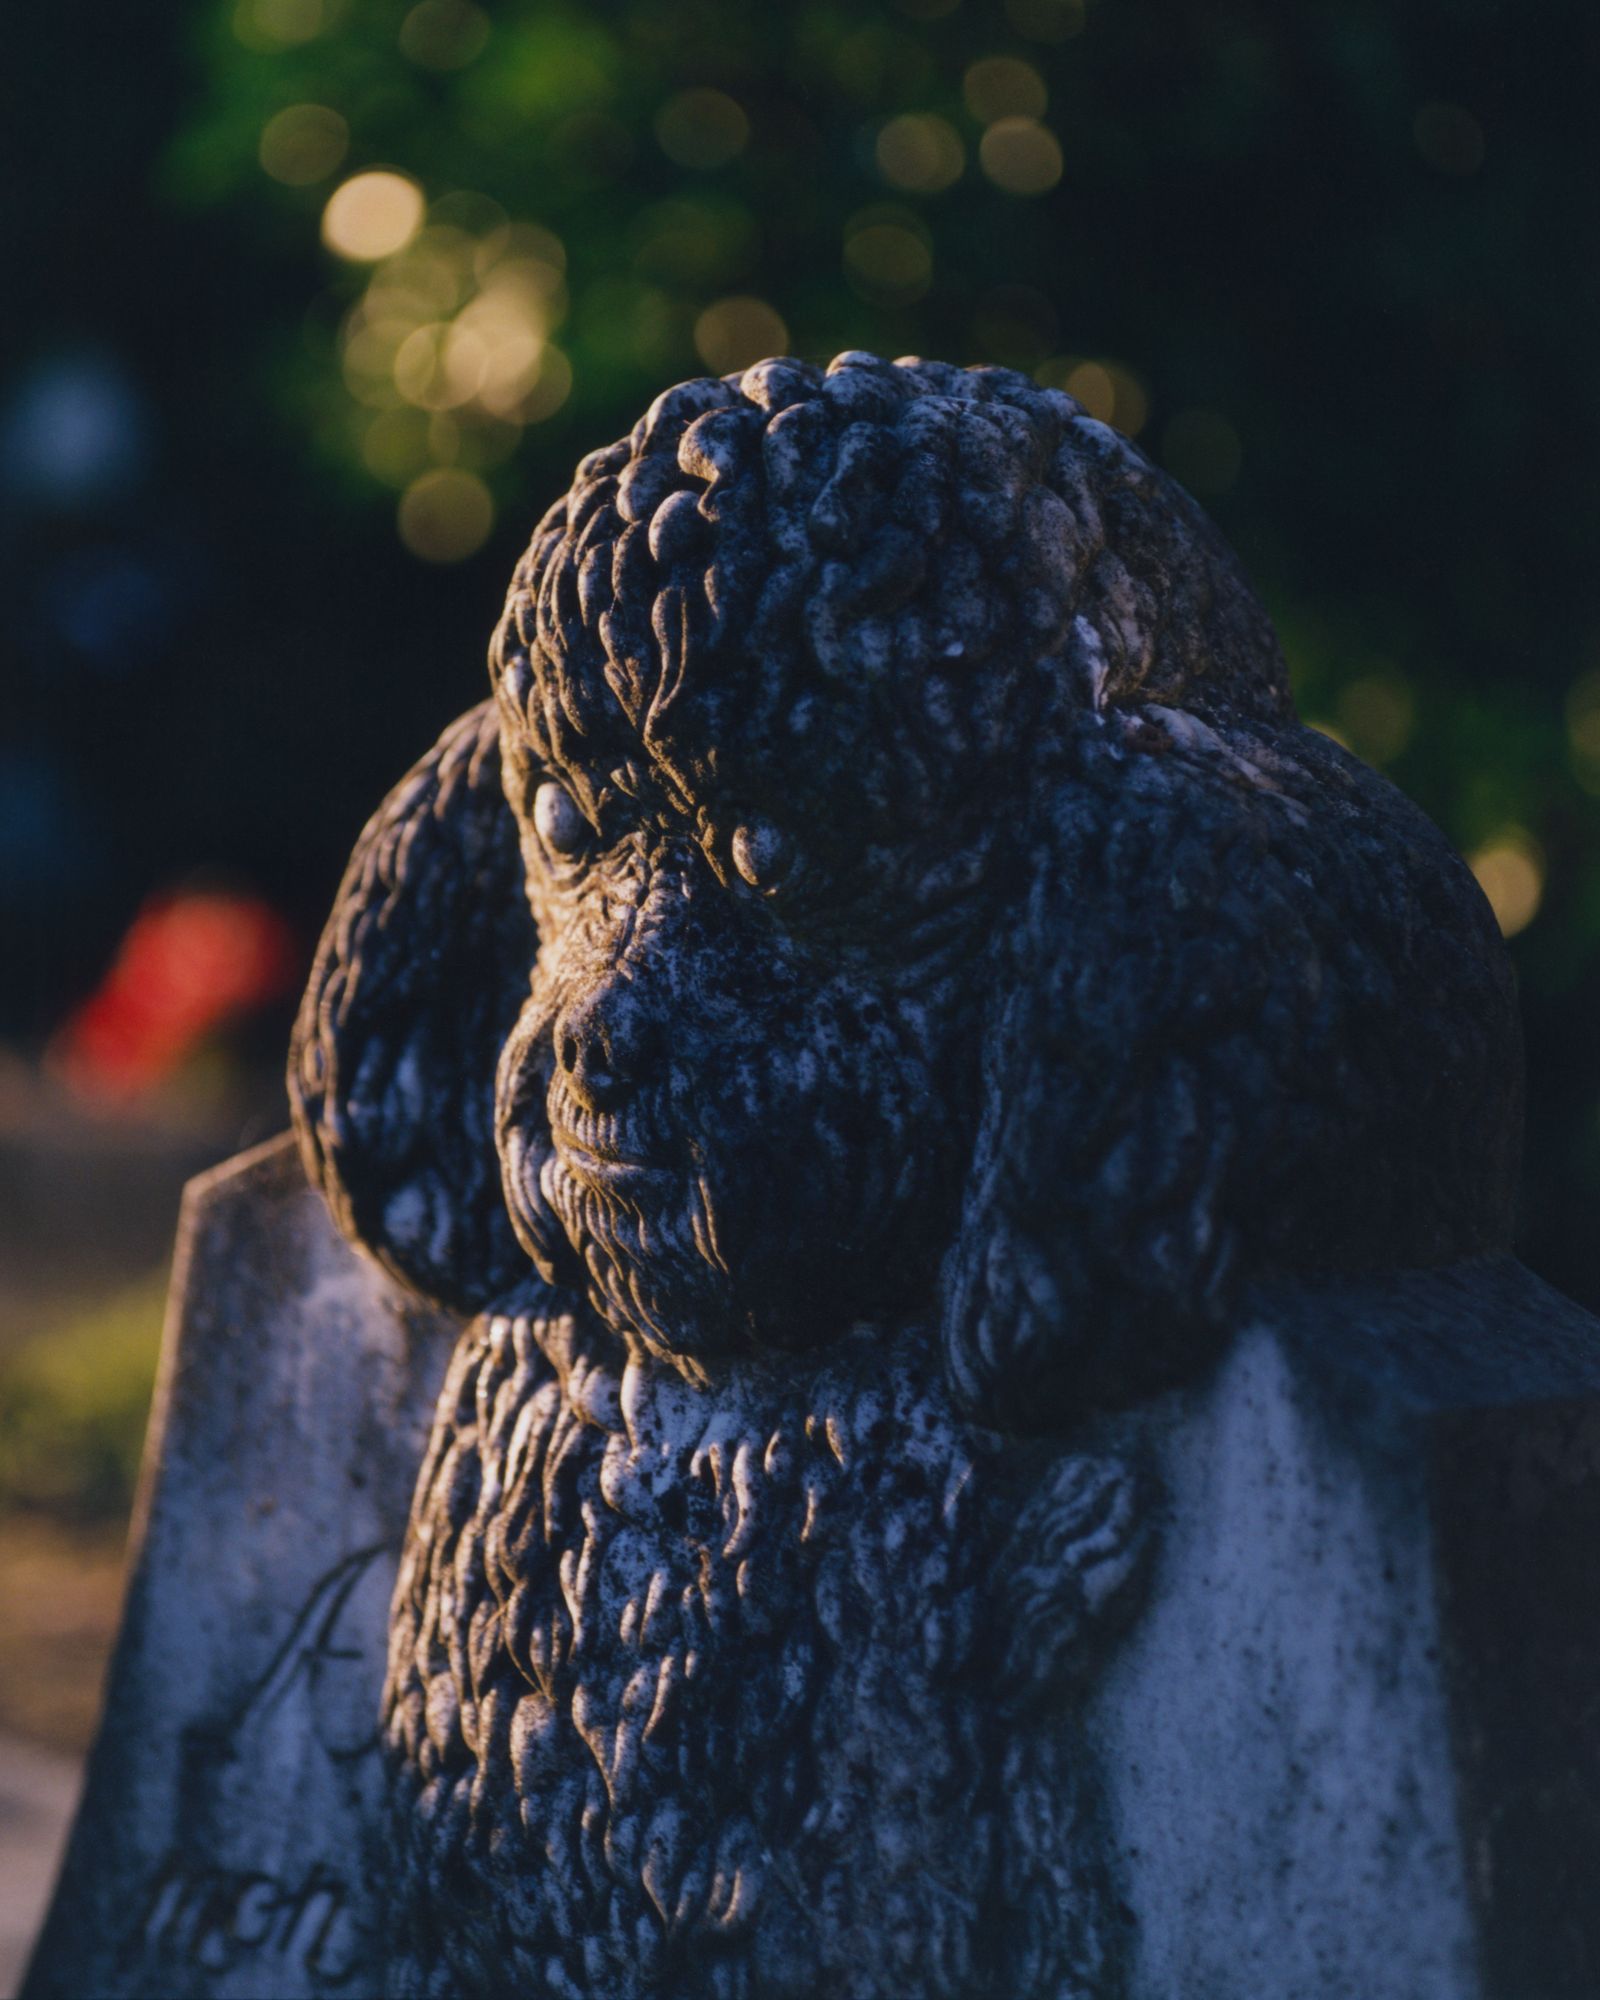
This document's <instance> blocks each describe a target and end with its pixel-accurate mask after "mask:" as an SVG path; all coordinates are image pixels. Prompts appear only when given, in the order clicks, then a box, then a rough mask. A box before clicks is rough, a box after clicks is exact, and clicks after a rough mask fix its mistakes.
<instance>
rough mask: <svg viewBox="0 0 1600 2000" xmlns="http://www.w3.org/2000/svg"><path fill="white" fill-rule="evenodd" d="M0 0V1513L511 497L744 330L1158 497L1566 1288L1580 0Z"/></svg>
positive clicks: (319, 889) (472, 632)
mask: <svg viewBox="0 0 1600 2000" xmlns="http://www.w3.org/2000/svg"><path fill="white" fill-rule="evenodd" d="M7 39H8V51H7V54H8V62H7V69H8V72H9V78H10V84H11V102H10V104H9V106H8V107H7V110H6V116H5V120H4V124H5V129H6V132H7V136H8V138H9V141H10V144H11V146H12V148H13V152H12V158H11V168H10V172H9V174H8V176H7V187H8V195H7V198H6V203H5V206H6V210H7V214H6V227H7V232H8V233H7V236H6V239H5V243H4V247H3V266H0V269H3V273H4V279H5V285H6V291H7V294H8V297H9V301H10V305H9V310H8V314H7V319H6V325H5V329H4V334H3V342H4V346H3V361H0V527H3V541H4V554H3V557H0V561H3V572H0V584H3V603H4V612H5V615H4V618H3V620H0V634H3V637H0V644H3V646H4V648H5V659H4V666H3V669H0V911H3V938H4V949H3V954H0V1179H3V1185H0V1195H3V1196H4V1204H3V1213H4V1215H5V1217H6V1218H7V1219H6V1220H5V1222H4V1224H3V1225H0V1251H3V1254H4V1255H5V1257H6V1259H7V1262H6V1265H5V1268H4V1269H3V1270H0V1369H4V1370H6V1371H8V1373H7V1375H6V1377H5V1379H3V1380H0V1453H3V1458H0V1501H6V1502H8V1504H9V1505H10V1507H11V1509H12V1513H13V1516H14V1517H15V1518H18V1519H23V1518H25V1519H26V1520H27V1521H29V1522H31V1523H32V1524H33V1526H34V1527H35V1528H38V1527H39V1524H40V1523H41V1522H44V1521H46V1520H54V1521H56V1522H58V1523H59V1522H61V1521H69V1520H77V1521H79V1522H80V1523H81V1522H83V1521H85V1520H97V1521H101V1522H103V1523H111V1524H114V1523H115V1522H116V1521H117V1519H118V1518H119V1510H120V1509H121V1507H122V1506H124V1505H125V1502H126V1493H127V1481H128V1477H129V1466H130V1465H131V1463H132V1458H133V1454H134V1452H135V1450H136V1444H137V1435H138V1426H139V1422H140V1420H141V1414H142V1407H143V1399H144V1395H145V1393H146V1389H147V1385H148V1366H149V1355H150V1353H151V1351H152V1340H153V1333H152V1328H153V1325H154V1318H155V1313H156V1305H155V1303H154V1302H155V1301H156V1300H157V1299H158V1297H159V1278H158V1276H151V1275H148V1269H149V1267H151V1266H153V1265H156V1264H157V1263H158V1262H159V1259H160V1257H161V1254H162V1248H163V1245H164V1242H165V1240H166V1237H167V1235H168V1233H169V1230H170V1224H171V1220H172V1202H173V1198H174V1193H175V1189H176V1186H177V1184H178V1182H179V1181H180V1180H181V1178H182V1176H183V1174H184V1173H186V1172H188V1171H190V1170H191V1169H192V1168H193V1166H195V1165H196V1164H198V1163H200V1162H202V1161H203V1160H205V1159H207V1158H211V1157H218V1156H220V1155H221V1154H224V1153H226V1152H228V1151H230V1150H232V1149H234V1148H235V1147H237V1146H238V1145H239V1144H240V1143H242V1142H244V1141H246V1140H248V1139H250V1138H252V1137H259V1136H264V1135H265V1134H266V1133H268V1132H270V1131H272V1130H274V1129H276V1128H277V1127H279V1126H281V1124H282V1123H283V1122H284V1114H283V1110H282V1104H281V1090H280V1086H279V1084H278V1082H277V1074H276V1072H277V1063H278V1057H279V1052H280V1050H281V1047H282V1045H283V1042H284V1039H285V1035H286V1031H287V1023H288V1015H289V1009H290V1006H291V1004H292V996H293V992H294V988H295V985H296V982H297V980H298V978H299V977H300V975H301V972H302V970H303V967H304V963H305V960H306V958H307V955H308V953H309V950H310V947H311V944H312V942H313V940H314V937H315V933H316V930H317V926H318V923H319V920H320V917H321V915H322V913H323V911H324V910H325V909H326V907H327V904H328V900H329V897H330V895H331V893H332V890H333V887H334V884H335V881H336V879H337V875H338V871H339V869H340V866H341V863H342V861H343V858H344V856H345V855H346V853H347V851H348V849H349V846H350V843H351V841H352V839H353V837H354V835H355V833H356V832H357V830H358V828H359V826H360V824H361V822H362V820H363V818H364V817H365V815H366V814H367V813H368V811H369V810H370V809H371V808H372V807H373V805H374V804H375V803H376V801H377V800H378V798H379V797H380V796H381V794H382V793H383V791H384V790H385V789H386V788H387V786H388V785H389V784H390V783H391V782H392V781H393V780H394V779H395V778H396V777H397V776H398V775H399V773H400V772H401V771H402V770H403V769H404V768H405V766H406V765H407V764H408V763H409V762H410V761H411V760H412V759H413V758H414V757H415V756H417V755H418V754H419V753H420V752H421V751H422V750H423V749H424V748H426V747H427V745H428V744H429V743H430V742H431V740H432V739H433V737H434V735H435V733H436V732H437V731H438V730H439V729H440V727H441V726H442V725H443V724H444V723H446V722H447V721H448V720H449V719H450V718H451V717H452V716H453V715H454V714H456V713H457V712H458V711H459V710H460V709H461V708H463V707H464V706H466V705H467V704H469V703H471V702H473V701H475V700H476V699H478V698H479V696H480V694H481V692H482V691H483V689H484V673H483V666H482V659H483V651H484V643H485V640H486V637H487V634H488V631H489V628H490V626H491V624H492V622H493V620H494V618H495V616H496V613H497V609H498V600H499V597H500V594H501V592H502V589H503V587H504V583H505V580H506V577H507V575H508V572H509V570H510V567H511V564H512V562H513V560H514V558H515V556H516V555H517V553H518V551H519V549H520V547H521V545H522V543H523V542H524V540H525V539H526V537H527V535H528V532H529V529H530V527H531V524H532V522H533V520H534V518H535V516H536V515H537V513H538V512H539V511H540V510H541V509H542V508H543V507H544V506H545V505H546V504H547V503H548V501H549V500H550V499H552V498H553V497H554V496H556V495H557V494H558V493H559V492H560V491H561V489H562V488H563V486H564V485H565V483H566V480H567V476H568V473H569V470H570V467H571V465H572V463H573V461H574V459H575V458H576V457H577V456H578V455H579V454H580V453H581V452H582V451H584V450H586V449H587V448H589V447H590V446H592V445H594V444H596V443H599V442H602V441H604V440H607V439H609V438H610V437H612V436H614V435H616V434H618V433H619V432H620V431H621V430H623V429H624V428H625V427H626V426H627V425H628V424H629V423H631V421H632V419H633V418H634V417H635V416H636V415H637V414H638V412H639V411H640V409H641V408H642V407H643V406H644V405H645V403H646V402H647V401H648V400H649V399H650V397H651V396H652V395H653V394H654V393H655V392H656V391H657V390H659V389H660V388H661V387H663V386H664V385H666V384H667V383H669V382H671V381H674V380H676V379H678V378H680V377H682V376H684V375H687V374H692V373H697V372H703V371H706V370H711V371H717V372H720V371H723V370H726V369H729V368H733V367H735V366H738V365H741V364H743V363H745V362H747V361H749V360H752V359H754V358H756V357H758V356H760V355H762V354H765V353H769V352H772V351H775V350H783V349H790V350H793V351H796V352H799V353H801V354H805V355H808V356H812V357H815V358H825V357H827V356H828V355H829V354H831V353H832V352H834V351H835V350H837V349H840V348H844V347H849V346H866V347H871V348H875V349H878V350H880V351H882V352H885V353H888V354H900V353H906V352H911V351H921V352H926V353H932V354H937V355H942V356H945V357H948V358H951V359H955V360H959V361H999V362H1004V363H1007V364H1009V365H1010V366H1013V367H1017V368H1022V369H1026V370H1028V371H1030V372H1032V373H1034V374H1035V375H1037V376H1038V377H1039V378H1040V379H1041V380H1044V381H1048V382H1051V383H1055V384H1059V385H1063V386H1066V387H1068V388H1069V389H1070V390H1071V391H1072V393H1073V394H1075V395H1077V396H1078V397H1080V398H1081V399H1082V400H1083V401H1084V402H1085V403H1086V404H1087V405H1088V406H1089V407H1090V408H1091V410H1092V411H1094V413H1095V414H1097V415H1101V416H1103V417H1105V418H1107V419H1108V420H1109V421H1111V422H1112V423H1115V424H1117V425H1119V426H1120V427H1121V428H1123V429H1125V430H1127V431H1129V432H1131V433H1133V434H1135V435H1137V437H1138V438H1139V441H1140V443H1141V444H1142V445H1143V446H1144V447H1145V448H1146V449H1147V450H1149V451H1150V452H1151V453H1153V454H1154V456H1155V457H1157V458H1158V459H1159V460H1160V461H1161V462H1163V463H1164V464H1166V465H1167V466H1168V467H1170V468H1171V469H1172V470H1173V471H1174V472H1175V473H1176V474H1177V475H1178V476H1179V477H1180V478H1181V479H1182V480H1184V481H1185V482H1186V483H1187V484H1188V485H1189V486H1190V487H1191V488H1192V489H1193V490H1194V492H1195V493H1196V494H1197V495H1198V496H1199V497H1200V498H1201V500H1202V501H1203V502H1204V504H1205V505H1206V506H1208V507H1209V508H1210V509H1211V510H1212V512H1213V513H1214V514H1215V516H1216V518H1217V519H1218V521H1219V522H1220V523H1221V525H1222V527H1223V529H1224V530H1225V531H1226V533H1227V534H1228V536H1229V537H1230V538H1231V539H1232V540H1233V542H1234V543H1235V544H1236V545H1237V547H1238V548H1239V549H1240V550H1241V552H1242V553H1243V555H1244V557H1245V560H1246V562H1247V564H1248V566H1249V568H1250V569H1251V571H1252V572H1253V574H1254V576H1255V578H1256V580H1257V582H1258V584H1259V585H1260V587H1261V589H1262V590H1263V592H1264V593H1265V595H1266V597H1267V599H1268V601H1269V603H1270V606H1271V608H1272V610H1273V612H1274V615H1275V616H1276V618H1277V620H1278V624H1279V628H1280V630H1281V632H1282V635H1283V638H1284V642H1285V645H1286V648H1287V650H1288V654H1289V658H1290V661H1291V664H1292V667H1293V671H1294V674H1295V678H1296V683H1297V686H1298V689H1299V692H1300V697H1301V701H1302V706H1303V708H1304V711H1305V713H1306V714H1307V715H1308V717H1310V718H1312V719H1314V720H1315V721H1317V722H1318V723H1319V724H1320V725H1322V726H1324V727H1326V728H1328V729H1330V730H1332V731H1334V732H1336V733H1337V734H1338V735H1339V736H1340V737H1341V738H1342V739H1344V740H1345V741H1346V742H1347V743H1349V744H1350V745H1351V747H1353V748H1354V749H1355V750H1356V751H1358V752H1359V753H1360V754H1361V755H1362V756H1364V757H1366V758H1369V759H1370V760H1371V761H1372V762H1374V763H1375V764H1378V765H1380V766H1382V767H1383V768H1384V769H1385V770H1387V771H1388V772H1389V773H1390V775H1391V776H1392V777H1393V778H1394V780H1395V782H1396V783H1398V784H1400V785H1401V786H1403V787H1404V788H1405V789H1406V790H1407V791H1409V792H1410V793H1412V794H1413V795H1414V796H1415V797H1416V798H1417V799H1418V800H1420V801H1421V803H1422V804H1423V805H1424V806H1425V807H1426V809H1427V810H1428V811H1429V812H1430V813H1432V814H1433V815H1434V816H1435V817H1436V818H1437V819H1438V820H1439V821H1440V822H1441V823H1442V824H1443V825H1444V826H1445V827H1446V829H1447V830H1448V831H1449V833H1450V834H1451V836H1452V837H1453V838H1454V839H1455V840H1456V841H1457V842H1458V843H1459V845H1460V846H1461V848H1462V849H1463V851H1464V852H1465V853H1466V854H1467V855H1468V857H1469V859H1470V860H1471V862H1472V865H1473V867H1474V869H1475V870H1476V872H1477V873H1478V876H1479V879H1480V880H1481V881H1482V883H1483V884H1484V887H1485V889H1486V891H1487V892H1488V894H1489V896H1490V899H1491V901H1492V902H1493V904H1494V906H1495V909H1496V911H1497V913H1498V915H1499V917H1500V919H1501V923H1502V927H1503V928H1504V929H1505V931H1506V932H1507V934H1508V935H1509V936H1510V937H1511V940H1512V942H1511V949H1512V952H1513V954H1514V956H1515V959H1516V963H1517V968H1518V972H1519V975H1520V978H1521V982H1522V992H1523V1000H1524V1006H1525V1011H1526V1021H1527V1030H1528V1047H1529V1062H1530V1119H1529V1133H1528V1167H1527V1196H1526V1208H1525V1218H1524V1229H1523V1248H1524V1252H1525V1255H1526V1256H1527V1258H1528V1260H1529V1261H1530V1262H1531V1263H1532V1264H1533V1266H1534V1267H1535V1268H1536V1269H1537V1270H1539V1271H1540V1272H1541V1273H1543V1274H1544V1275H1545V1276H1547V1277H1549V1278H1550V1279H1552V1280H1553V1281H1555V1282H1556V1283H1557V1284H1559V1285H1561V1286H1563V1287H1564V1288H1565V1289H1567V1290H1569V1291H1570V1292H1572V1293H1574V1294H1575V1295H1576V1296H1577V1297H1579V1298H1580V1299H1582V1300H1584V1301H1585V1302H1586V1303H1588V1304H1589V1305H1591V1306H1600V1231H1597V1230H1596V1228H1595V1222H1594V1219H1595V1216H1596V1213H1597V1204H1600V1048H1597V1046H1596V1038H1595V1035H1594V1033H1593V1026H1592V1024H1593V1022H1594V1019H1595V1012H1596V1007H1595V1003H1596V999H1597V996H1600V950H1597V946H1600V605H1597V602H1596V597H1597V578H1600V565H1597V564H1596V563H1595V561H1594V560H1593V558H1592V556H1591V553H1590V544H1591V541H1592V539H1593V537H1594V534H1595V530H1596V523H1597V520H1600V509H1597V506H1596V500H1597V495H1596V490H1595V488H1596V466H1597V463H1600V459H1597V454H1596V451H1595V443H1596V422H1597V414H1600V411H1597V399H1600V371H1597V368H1596V363H1595V347H1596V331H1597V316H1596V311H1595V304H1596V299H1595V293H1596V285H1597V275H1596V274H1597V270H1600V264H1597V259H1596V250H1595V246H1596V243H1597V242H1600V227H1597V225H1600V215H1597V214H1596V212H1595V211H1596V207H1597V193H1600V178H1597V176H1596V175H1595V173H1594V170H1593V149H1594V141H1593V136H1592V130H1593V125H1592V108H1593V91H1594V85H1595V81H1596V77H1597V74H1600V69H1597V63H1596V56H1597V53H1600V51H1597V46H1596V44H1597V41H1600V20H1597V17H1596V15H1595V12H1594V10H1593V9H1592V8H1589V7H1586V6H1584V5H1581V4H1579V0H1522V4H1520V5H1518V6H1515V7H1513V6H1511V5H1509V4H1506V5H1501V4H1495V0H1431V3H1430V0H1408V4H1396V3H1395V0H1386V4H1381V5H1380V4H1372V0H1325V4H1296V0H1271V4H1268V0H1003V4H1002V0H895V4H887V0H884V3H883V4H879V3H878V0H862V3H861V4H852V5H844V4H828V3H827V0H799V4H792V5H782V4H771V5H767V6H759V5H752V4H750V0H638V3H637V4H632V5H617V4H606V3H605V0H589V4H584V5H576V4H574V5H567V4H556V0H501V4H498V5H496V6H495V7H493V9H492V10H490V9H488V8H480V7H479V6H478V5H475V4H473V3H472V0H205V4H203V5H190V6H186V7H182V8H180V7H177V6H171V5H169V6H165V7H158V6H146V7H138V8H126V7H125V8H113V7H112V6H111V5H110V4H109V3H108V0H52V4H51V5H50V6H47V7H35V8H31V9H23V10H22V11H20V12H19V13H16V14H14V16H13V17H12V18H11V20H10V23H9V26H8V35H7ZM129 1284H131V1285H132V1286H133V1289H132V1291H131V1292H130V1291H129V1290H127V1289H126V1287H127V1286H128V1285H129ZM108 1301H109V1304H108V1303H107V1302H108ZM69 1308H70V1312H69ZM119 1329H120V1330H119ZM47 1336H48V1337H47ZM119 1343H120V1344H119ZM109 1356H120V1357H121V1358H120V1360H117V1361H115V1362H113V1361H111V1360H109V1359H107V1357H109ZM119 1371H120V1372H119ZM8 1383H9V1387H8V1386H7V1384H8ZM108 1384H109V1386H108ZM30 1532H32V1529H30ZM39 1532H41V1533H42V1532H44V1530H43V1529H42V1528H39ZM0 1564H3V1552H0ZM0 1655H3V1647H0ZM3 1666H4V1659H3V1656H0V1668H3ZM8 1701H9V1702H10V1705H11V1706H10V1711H8V1710H7V1703H8ZM86 1704H87V1705H86ZM69 1706H70V1704H69ZM88 1706H92V1701H91V1700H90V1699H89V1697H87V1696H86V1697H84V1698H83V1699H81V1700H78V1703H77V1706H76V1707H75V1708H73V1709H72V1713H71V1715H70V1716H67V1717H66V1718H65V1719H63V1718H62V1717H59V1716H58V1717H57V1718H56V1720H55V1721H54V1722H51V1721H49V1719H48V1718H46V1720H45V1721H42V1722H41V1721H40V1720H39V1718H38V1717H37V1716H35V1717H34V1718H33V1723H32V1724H31V1725H30V1726H35V1727H37V1728H38V1729H39V1730H41V1731H43V1732H44V1733H46V1734H48V1733H49V1730H50V1729H52V1728H53V1729H54V1730H55V1731H56V1734H57V1736H58V1737H59V1738H60V1740H63V1741H66V1740H68V1739H69V1738H70V1739H75V1737H76V1735H77V1734H80V1733H81V1728H82V1726H83V1716H84V1714H85V1713H86V1712H87V1707H88ZM23 1707H24V1708H25V1707H26V1704H25V1703H24V1704H23ZM8 1712H10V1713H12V1715H13V1718H14V1719H18V1720H26V1717H24V1716H23V1715H22V1711H21V1710H20V1709H18V1706H17V1703H16V1701H15V1699H14V1698H12V1697H9V1696H7V1695H6V1693H5V1683H4V1681H3V1680H0V1721H4V1720H5V1719H6V1715H7V1713H8Z"/></svg>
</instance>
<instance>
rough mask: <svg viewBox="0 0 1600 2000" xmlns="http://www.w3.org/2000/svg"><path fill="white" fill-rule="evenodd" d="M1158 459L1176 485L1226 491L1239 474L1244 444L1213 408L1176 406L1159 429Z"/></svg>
mask: <svg viewBox="0 0 1600 2000" xmlns="http://www.w3.org/2000/svg"><path fill="white" fill-rule="evenodd" d="M1161 462H1162V464H1163V465H1164V466H1165V467H1166V468H1167V470H1168V471H1169V472H1170V473H1171V474H1172V476H1173V478H1174V479H1176V480H1177V481H1178V483H1179V485H1180V486H1187V487H1189V488H1190V489H1191V491H1193V492H1195V493H1226V492H1227V491H1228V490H1229V488H1230V487H1232V485H1233V484H1234V482H1235V481H1236V480H1237V479H1238V477H1239V471H1240V467H1241V466H1242V465H1243V463H1244V446H1243V444H1242V443H1241V442H1240V439H1239V433H1238V432H1237V431H1236V430H1235V429H1234V427H1233V425H1232V424H1231V423H1229V421H1228V419H1227V418H1226V417H1225V416H1222V415H1221V414H1220V413H1219V412H1218V411H1216V410H1180V411H1179V412H1178V414H1177V415H1176V416H1175V417H1173V418H1172V419H1171V421H1170V422H1169V423H1168V424H1167V427H1166V429H1165V430H1164V431H1163V432H1162V433H1161Z"/></svg>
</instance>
